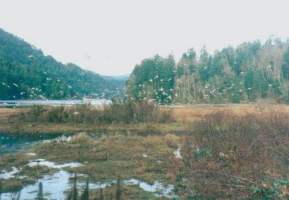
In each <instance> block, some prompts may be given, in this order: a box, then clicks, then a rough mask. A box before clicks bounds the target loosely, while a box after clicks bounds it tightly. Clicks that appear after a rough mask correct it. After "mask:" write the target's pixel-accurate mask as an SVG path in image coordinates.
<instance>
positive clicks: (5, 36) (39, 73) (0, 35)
mask: <svg viewBox="0 0 289 200" xmlns="http://www.w3.org/2000/svg"><path fill="white" fill-rule="evenodd" d="M124 82H125V81H124V80H115V79H113V78H111V77H103V76H100V75H98V74H96V73H93V72H90V71H86V70H83V69H81V68H80V67H78V66H77V65H74V64H62V63H60V62H58V61H56V60H55V59H54V58H53V57H51V56H46V55H44V54H43V53H42V51H41V50H39V49H36V48H35V47H33V46H32V45H30V44H28V43H27V42H25V41H23V40H22V39H20V38H18V37H16V36H14V35H12V34H9V33H7V32H5V31H4V30H2V29H0V99H2V100H9V99H10V100H11V99H46V98H48V99H69V98H81V97H83V96H90V95H93V96H95V97H99V98H111V97H113V96H115V95H119V94H120V93H121V92H122V88H123V86H124Z"/></svg>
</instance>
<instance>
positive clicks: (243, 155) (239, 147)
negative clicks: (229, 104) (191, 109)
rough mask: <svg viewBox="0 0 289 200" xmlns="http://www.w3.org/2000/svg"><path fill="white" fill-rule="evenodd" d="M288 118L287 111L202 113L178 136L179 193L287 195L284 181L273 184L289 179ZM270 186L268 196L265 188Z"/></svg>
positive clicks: (231, 196)
mask: <svg viewBox="0 0 289 200" xmlns="http://www.w3.org/2000/svg"><path fill="white" fill-rule="evenodd" d="M288 122H289V114H288V113H286V112H275V111H272V112H256V113H248V114H243V115H237V114H234V113H232V112H230V111H226V112H215V113H211V114H208V115H204V116H203V117H202V118H201V119H200V120H199V121H196V122H195V123H194V125H193V133H192V134H191V135H188V136H185V137H184V138H183V149H182V155H183V161H182V163H180V164H179V168H177V170H178V171H179V172H178V173H177V176H176V177H179V182H180V183H179V184H180V185H182V186H183V188H180V189H182V191H183V195H184V196H187V197H188V196H191V197H196V196H197V195H199V194H201V195H202V196H203V197H204V198H213V199H244V198H245V199H250V198H252V199H268V198H269V197H270V198H269V199H288V197H289V196H288V194H289V193H288V191H289V190H288V189H289V188H288V187H287V186H286V185H285V186H284V185H283V186H282V188H281V186H280V188H276V187H274V186H275V185H276V184H275V182H276V180H281V179H282V180H283V179H285V180H288V172H289V169H288V155H289V123H288ZM180 177H181V178H180ZM272 188H275V189H274V190H275V191H274V192H273V193H272V194H273V196H272V194H271V193H266V191H270V190H272ZM257 191H263V192H259V193H258V192H257ZM264 191H265V192H264ZM269 194H270V195H271V196H268V195H269ZM266 195H267V196H266Z"/></svg>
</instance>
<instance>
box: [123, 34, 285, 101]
mask: <svg viewBox="0 0 289 200" xmlns="http://www.w3.org/2000/svg"><path fill="white" fill-rule="evenodd" d="M127 95H128V97H129V98H131V99H135V100H143V99H153V100H154V101H156V102H158V103H161V104H168V103H240V102H255V101H259V100H262V99H263V100H264V99H265V100H268V101H274V102H276V101H277V102H289V42H288V41H282V40H280V39H272V38H270V39H268V40H267V41H266V42H264V43H262V42H260V41H254V42H246V43H243V44H241V45H239V46H237V47H235V48H234V47H226V48H223V49H221V50H219V51H215V52H214V53H210V52H208V50H206V48H203V49H202V50H201V51H200V53H199V54H197V52H196V51H195V50H194V49H189V50H188V51H187V52H185V53H184V54H183V55H182V57H181V58H180V59H179V60H178V61H176V60H175V58H174V57H173V56H171V55H170V56H168V57H161V56H159V55H156V56H154V57H152V58H147V59H144V60H143V61H142V62H141V63H140V64H138V65H136V66H135V68H134V70H133V72H132V74H131V75H130V77H129V80H128V81H127Z"/></svg>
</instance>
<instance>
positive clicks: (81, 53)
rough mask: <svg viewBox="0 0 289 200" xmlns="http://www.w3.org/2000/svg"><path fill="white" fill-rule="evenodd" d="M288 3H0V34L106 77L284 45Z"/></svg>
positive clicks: (59, 0) (117, 0) (121, 0)
mask: <svg viewBox="0 0 289 200" xmlns="http://www.w3.org/2000/svg"><path fill="white" fill-rule="evenodd" d="M288 7H289V1H288V0H0V27H1V28H3V29H4V30H6V31H8V32H10V33H13V34H15V35H17V36H19V37H21V38H23V39H24V40H26V41H27V42H29V43H31V44H33V45H34V46H36V47H37V48H40V49H41V50H42V51H43V52H44V53H45V54H47V55H52V56H53V57H55V58H56V59H57V60H59V61H61V62H63V63H68V62H72V63H75V64H77V65H79V66H81V67H82V68H84V69H88V70H91V71H94V72H97V73H100V74H104V75H123V74H128V73H130V72H131V71H132V70H133V68H134V66H135V65H136V64H139V63H140V62H141V60H142V59H144V58H147V57H152V56H154V55H155V54H159V55H161V56H167V55H169V54H173V55H174V56H175V57H176V59H178V58H179V57H180V56H181V55H182V53H184V52H185V51H186V50H188V49H189V48H195V49H196V50H197V51H199V50H200V49H201V48H202V47H203V46H205V47H206V48H207V49H208V50H209V51H212V52H213V51H215V50H217V49H221V48H223V47H226V46H228V45H232V46H236V45H238V44H240V43H242V42H245V41H253V40H256V39H260V40H261V41H264V40H266V39H267V38H269V37H271V36H277V37H280V38H282V39H286V38H288V37H289V24H288V23H289V12H288Z"/></svg>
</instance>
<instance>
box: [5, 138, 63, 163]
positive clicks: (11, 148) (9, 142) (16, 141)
mask: <svg viewBox="0 0 289 200" xmlns="http://www.w3.org/2000/svg"><path fill="white" fill-rule="evenodd" d="M58 137H60V135H58V134H37V135H32V134H21V136H19V135H10V134H6V133H0V157H1V155H3V154H6V153H13V152H16V151H20V150H23V149H28V148H29V147H31V146H32V145H34V144H37V143H39V142H42V141H45V140H52V139H55V138H58Z"/></svg>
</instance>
